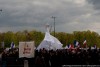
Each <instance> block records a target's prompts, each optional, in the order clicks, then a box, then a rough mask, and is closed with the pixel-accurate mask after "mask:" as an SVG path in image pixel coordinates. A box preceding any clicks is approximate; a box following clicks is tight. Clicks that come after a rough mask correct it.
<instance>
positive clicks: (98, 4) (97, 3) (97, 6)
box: [87, 0, 100, 10]
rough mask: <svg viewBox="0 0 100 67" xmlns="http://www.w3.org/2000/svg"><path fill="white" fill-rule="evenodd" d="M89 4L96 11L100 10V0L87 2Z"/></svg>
mask: <svg viewBox="0 0 100 67" xmlns="http://www.w3.org/2000/svg"><path fill="white" fill-rule="evenodd" d="M87 1H88V3H91V4H92V5H93V7H94V9H96V10H99V9H100V0H87Z"/></svg>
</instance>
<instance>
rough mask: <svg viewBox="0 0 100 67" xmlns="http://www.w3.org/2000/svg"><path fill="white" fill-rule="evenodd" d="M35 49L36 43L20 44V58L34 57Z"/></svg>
mask: <svg viewBox="0 0 100 67" xmlns="http://www.w3.org/2000/svg"><path fill="white" fill-rule="evenodd" d="M34 48H35V46H34V42H19V58H21V57H26V58H32V57H34Z"/></svg>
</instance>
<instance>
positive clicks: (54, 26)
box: [51, 16, 56, 36]
mask: <svg viewBox="0 0 100 67" xmlns="http://www.w3.org/2000/svg"><path fill="white" fill-rule="evenodd" d="M51 18H53V19H54V36H55V19H56V17H55V16H52V17H51Z"/></svg>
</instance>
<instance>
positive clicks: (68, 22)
mask: <svg viewBox="0 0 100 67" xmlns="http://www.w3.org/2000/svg"><path fill="white" fill-rule="evenodd" d="M0 8H2V9H3V11H2V13H1V14H0V30H5V31H6V30H10V29H11V28H13V29H11V30H16V31H18V30H24V29H28V30H32V29H36V30H40V31H44V29H45V27H44V26H45V24H46V23H49V24H50V25H52V26H53V19H52V18H51V17H52V16H55V17H57V18H56V21H55V22H56V31H63V32H65V31H69V32H71V31H74V30H75V31H76V30H83V28H84V30H85V29H88V25H89V23H88V24H86V23H87V22H90V23H92V22H91V21H92V20H93V18H94V17H92V19H91V18H89V19H84V18H83V17H81V16H82V15H84V14H86V13H91V12H92V10H91V8H89V6H88V5H85V6H83V7H80V6H79V5H77V4H75V3H74V2H72V1H67V0H0ZM80 17H81V18H80ZM75 19H79V23H78V24H74V23H73V22H74V21H75ZM88 20H91V21H88ZM95 20H97V18H95ZM97 21H99V20H97ZM6 28H7V29H6ZM8 28H9V29H8Z"/></svg>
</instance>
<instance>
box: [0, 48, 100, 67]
mask: <svg viewBox="0 0 100 67" xmlns="http://www.w3.org/2000/svg"><path fill="white" fill-rule="evenodd" d="M0 54H1V58H0V66H1V67H24V61H25V60H27V61H28V65H29V67H62V66H63V65H100V49H59V50H49V51H48V50H45V49H40V50H35V56H34V57H33V58H25V57H23V58H19V51H18V48H14V49H9V50H4V51H2V52H1V53H0Z"/></svg>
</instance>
